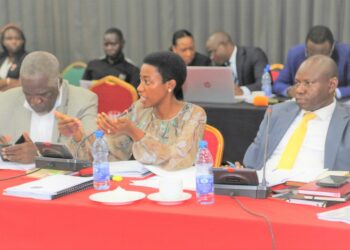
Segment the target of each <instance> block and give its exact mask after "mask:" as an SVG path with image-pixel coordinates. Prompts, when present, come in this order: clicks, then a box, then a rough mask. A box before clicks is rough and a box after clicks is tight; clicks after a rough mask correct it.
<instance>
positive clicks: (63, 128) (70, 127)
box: [55, 111, 84, 142]
mask: <svg viewBox="0 0 350 250" xmlns="http://www.w3.org/2000/svg"><path fill="white" fill-rule="evenodd" d="M55 117H56V119H57V120H58V130H59V131H60V133H61V134H63V135H64V136H67V137H71V136H73V139H74V140H75V141H76V142H80V140H81V139H82V138H83V135H84V129H83V126H82V124H81V121H80V120H79V119H77V118H75V117H71V116H69V115H66V114H63V113H61V112H58V111H55Z"/></svg>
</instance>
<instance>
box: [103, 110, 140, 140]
mask: <svg viewBox="0 0 350 250" xmlns="http://www.w3.org/2000/svg"><path fill="white" fill-rule="evenodd" d="M97 126H98V127H99V129H102V130H103V131H104V133H105V134H110V135H120V134H126V135H128V136H130V137H131V138H132V139H133V140H134V141H138V140H140V139H141V138H142V137H143V136H144V132H143V131H142V130H140V129H139V128H137V127H136V126H135V124H134V123H133V122H132V121H130V120H129V119H128V118H126V117H121V118H117V119H111V118H109V117H108V115H107V114H106V113H104V112H102V113H100V114H98V117H97Z"/></svg>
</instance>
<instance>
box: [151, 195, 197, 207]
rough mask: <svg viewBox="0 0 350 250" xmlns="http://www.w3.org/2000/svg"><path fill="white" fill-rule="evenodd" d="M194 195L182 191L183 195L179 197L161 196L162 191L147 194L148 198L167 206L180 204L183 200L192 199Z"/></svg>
mask: <svg viewBox="0 0 350 250" xmlns="http://www.w3.org/2000/svg"><path fill="white" fill-rule="evenodd" d="M191 197H192V194H190V193H185V192H184V193H182V194H181V196H180V197H179V198H177V199H171V200H169V199H164V198H162V197H161V195H160V193H152V194H149V195H148V196H147V198H148V199H149V200H151V201H155V202H157V203H158V204H160V205H166V206H172V205H178V204H181V203H182V202H184V201H186V200H188V199H190V198H191Z"/></svg>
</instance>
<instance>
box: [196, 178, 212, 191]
mask: <svg viewBox="0 0 350 250" xmlns="http://www.w3.org/2000/svg"><path fill="white" fill-rule="evenodd" d="M196 190H197V193H199V194H208V193H212V192H213V176H212V175H199V176H197V177H196Z"/></svg>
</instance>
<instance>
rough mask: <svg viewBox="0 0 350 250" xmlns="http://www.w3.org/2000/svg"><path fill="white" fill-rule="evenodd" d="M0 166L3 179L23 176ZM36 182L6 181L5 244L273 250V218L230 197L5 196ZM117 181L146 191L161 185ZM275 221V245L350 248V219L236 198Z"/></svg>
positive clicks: (1, 213) (0, 200)
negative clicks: (112, 200) (109, 199)
mask: <svg viewBox="0 0 350 250" xmlns="http://www.w3.org/2000/svg"><path fill="white" fill-rule="evenodd" d="M19 173H20V172H19V171H13V170H0V179H4V178H5V177H9V176H14V175H17V174H19ZM30 180H33V179H32V178H29V177H27V176H25V177H20V178H15V179H12V180H6V181H0V191H1V194H0V222H1V226H0V249H5V250H7V249H272V241H271V236H270V233H269V227H268V224H267V223H266V222H265V221H264V220H263V219H262V218H260V217H255V216H253V215H251V214H250V213H248V212H246V211H245V210H243V209H242V208H241V207H240V206H239V205H238V203H237V202H236V200H234V199H233V198H232V197H229V196H219V195H216V196H215V203H214V204H212V205H199V204H197V203H196V200H195V198H194V193H193V192H190V193H191V194H192V198H191V199H190V200H187V201H185V202H184V203H182V204H179V205H175V206H165V205H160V204H158V203H155V202H153V201H151V200H148V199H147V198H145V199H143V200H140V201H137V202H135V203H132V204H129V205H123V206H118V205H114V206H113V205H104V204H100V203H97V202H93V201H91V200H89V196H90V195H91V194H93V193H95V192H96V191H95V190H93V189H88V190H84V191H81V192H78V193H73V194H70V195H67V196H64V197H61V198H58V199H55V200H52V201H42V200H34V199H29V198H17V197H10V196H4V195H3V194H2V191H3V190H4V189H5V188H6V187H10V186H13V185H16V184H20V183H24V182H26V181H30ZM129 181H130V179H126V178H125V179H124V180H123V181H122V182H118V183H117V182H113V183H112V188H116V187H117V185H120V186H121V187H123V188H125V189H127V190H137V191H142V192H144V193H146V194H151V193H154V192H156V190H155V189H152V188H146V187H139V186H132V185H130V183H129ZM236 199H237V200H238V201H239V202H240V203H242V204H243V205H244V206H245V207H246V208H247V209H249V210H251V211H253V212H255V213H259V214H263V215H265V216H266V217H267V218H268V220H269V221H270V223H271V226H272V229H273V232H274V237H275V245H276V249H317V250H319V249H349V240H348V237H349V232H350V225H348V224H345V223H340V222H327V221H321V220H318V219H317V215H316V214H317V213H318V212H322V211H327V210H330V209H332V208H337V207H340V206H344V205H349V203H345V204H342V205H337V206H333V207H330V208H318V207H312V206H306V205H296V204H289V203H286V202H284V201H281V200H277V199H273V198H268V199H253V198H248V197H236Z"/></svg>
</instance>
